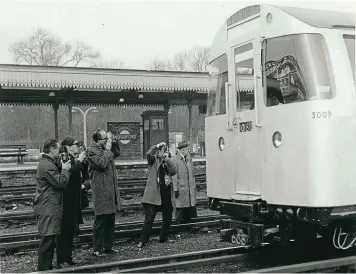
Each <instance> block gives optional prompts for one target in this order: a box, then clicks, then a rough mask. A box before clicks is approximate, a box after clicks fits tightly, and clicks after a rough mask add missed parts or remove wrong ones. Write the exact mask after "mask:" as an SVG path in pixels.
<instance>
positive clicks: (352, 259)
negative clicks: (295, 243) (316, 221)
mask: <svg viewBox="0 0 356 274" xmlns="http://www.w3.org/2000/svg"><path fill="white" fill-rule="evenodd" d="M355 266H356V256H347V257H341V258H333V259H327V260H318V261H313V262H306V263H299V264H292V265H283V266H277V267H270V268H264V269H257V270H253V271H249V272H246V273H287V272H288V273H306V272H311V271H313V272H315V271H316V272H318V273H326V272H332V273H335V272H337V271H341V273H345V272H347V271H350V270H353V273H355Z"/></svg>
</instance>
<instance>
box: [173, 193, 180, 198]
mask: <svg viewBox="0 0 356 274" xmlns="http://www.w3.org/2000/svg"><path fill="white" fill-rule="evenodd" d="M174 197H176V199H177V198H178V197H179V192H178V191H174Z"/></svg>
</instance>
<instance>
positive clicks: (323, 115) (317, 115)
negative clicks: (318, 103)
mask: <svg viewBox="0 0 356 274" xmlns="http://www.w3.org/2000/svg"><path fill="white" fill-rule="evenodd" d="M330 117H331V111H330V110H329V111H317V112H312V118H313V119H315V118H316V119H321V118H324V119H328V118H330Z"/></svg>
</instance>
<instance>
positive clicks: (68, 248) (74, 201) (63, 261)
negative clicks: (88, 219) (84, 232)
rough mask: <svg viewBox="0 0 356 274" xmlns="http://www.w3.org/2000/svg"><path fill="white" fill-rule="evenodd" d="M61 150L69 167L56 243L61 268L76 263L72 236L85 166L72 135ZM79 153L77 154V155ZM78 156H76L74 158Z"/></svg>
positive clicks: (76, 218) (83, 155) (64, 141)
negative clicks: (60, 226)
mask: <svg viewBox="0 0 356 274" xmlns="http://www.w3.org/2000/svg"><path fill="white" fill-rule="evenodd" d="M61 145H62V147H61V150H62V151H63V152H62V154H61V155H62V158H63V159H65V158H67V159H69V161H70V163H71V169H70V170H69V172H70V177H69V182H68V185H67V187H66V189H64V191H63V217H62V233H61V234H60V235H58V241H59V243H58V245H57V266H58V268H63V267H67V266H73V265H75V264H76V263H75V262H74V261H73V258H72V253H73V238H74V233H75V225H76V223H77V221H78V216H79V214H80V212H79V205H80V192H81V185H82V174H81V173H82V171H83V170H84V168H85V165H84V161H85V159H86V153H85V151H83V152H82V153H80V154H79V147H78V141H77V140H75V139H74V138H73V137H70V136H68V137H66V138H65V139H64V140H63V141H62V143H61ZM78 154H79V156H78ZM77 156H78V158H76V157H77Z"/></svg>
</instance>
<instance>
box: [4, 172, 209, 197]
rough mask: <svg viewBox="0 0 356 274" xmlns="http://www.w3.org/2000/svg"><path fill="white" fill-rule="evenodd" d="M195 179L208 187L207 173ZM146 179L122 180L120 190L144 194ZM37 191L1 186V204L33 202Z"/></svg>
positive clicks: (27, 188) (198, 186)
mask: <svg viewBox="0 0 356 274" xmlns="http://www.w3.org/2000/svg"><path fill="white" fill-rule="evenodd" d="M195 180H196V182H197V190H200V189H204V188H205V187H206V184H205V180H206V178H205V175H203V176H196V177H195ZM146 181H147V179H145V178H143V179H137V180H123V181H120V183H119V186H120V192H121V193H122V194H123V195H128V194H142V193H143V192H144V190H145V184H146ZM35 191H36V186H35V185H22V186H11V187H3V188H0V204H8V203H20V202H31V201H32V200H33V195H34V193H35ZM5 195H7V196H5ZM8 195H10V196H8ZM89 197H91V192H89Z"/></svg>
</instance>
